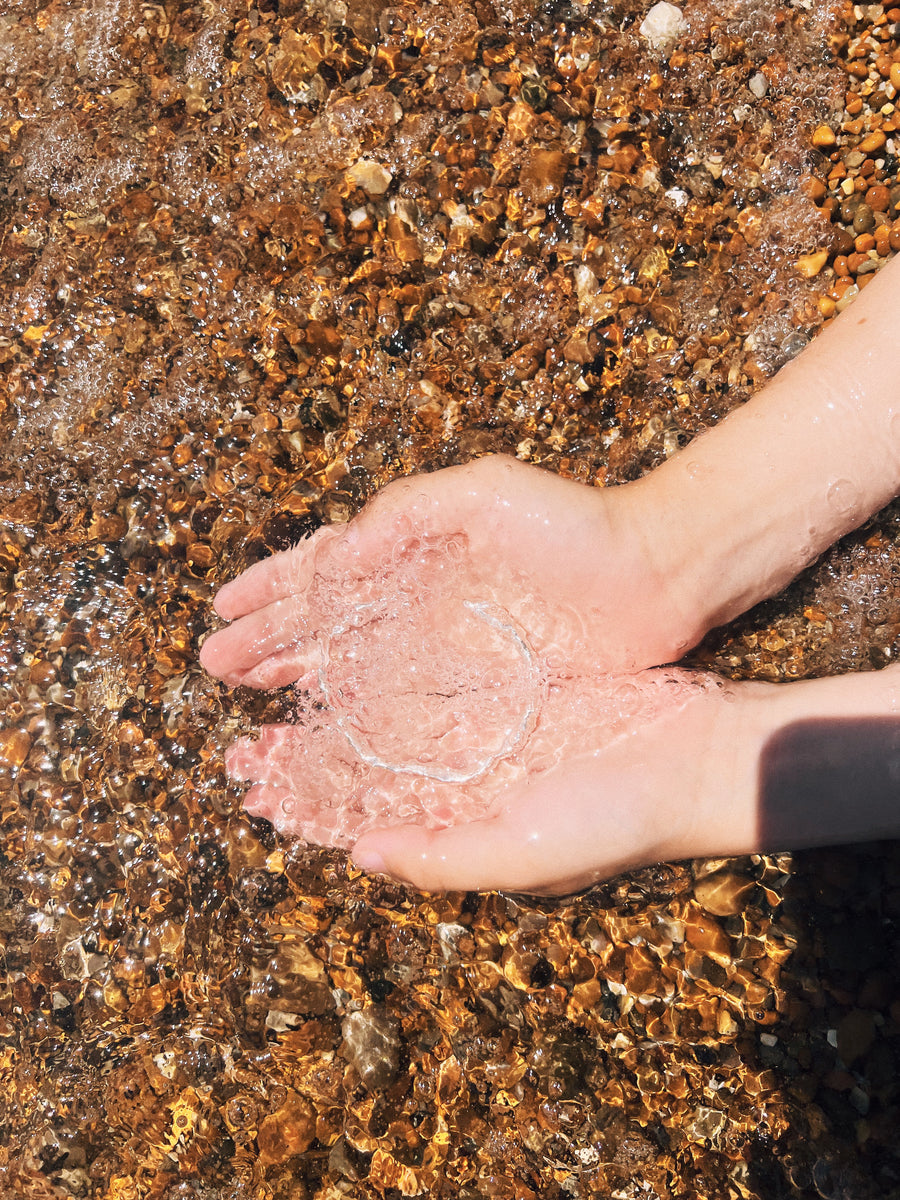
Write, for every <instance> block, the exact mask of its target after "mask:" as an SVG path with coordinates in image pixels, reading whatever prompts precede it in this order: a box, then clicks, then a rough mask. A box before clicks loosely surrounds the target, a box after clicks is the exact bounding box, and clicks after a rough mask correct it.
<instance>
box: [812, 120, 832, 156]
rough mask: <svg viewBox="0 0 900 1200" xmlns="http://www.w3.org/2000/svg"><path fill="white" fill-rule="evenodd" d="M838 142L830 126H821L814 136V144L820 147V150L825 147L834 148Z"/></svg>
mask: <svg viewBox="0 0 900 1200" xmlns="http://www.w3.org/2000/svg"><path fill="white" fill-rule="evenodd" d="M836 141H837V138H836V137H835V133H834V130H833V129H832V128H831V126H830V125H820V126H819V127H818V129H816V130H815V131H814V132H813V135H812V144H813V145H814V146H818V147H819V149H820V150H821V149H822V148H823V147H825V146H833V145H834V143H835V142H836Z"/></svg>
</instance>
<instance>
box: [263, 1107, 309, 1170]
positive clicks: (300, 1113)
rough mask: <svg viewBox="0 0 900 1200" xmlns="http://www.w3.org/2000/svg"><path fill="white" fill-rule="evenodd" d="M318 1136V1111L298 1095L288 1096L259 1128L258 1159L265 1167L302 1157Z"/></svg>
mask: <svg viewBox="0 0 900 1200" xmlns="http://www.w3.org/2000/svg"><path fill="white" fill-rule="evenodd" d="M315 1136H316V1114H315V1109H314V1108H313V1106H312V1105H311V1104H310V1103H309V1101H308V1100H306V1099H305V1098H304V1097H303V1096H301V1095H299V1094H298V1093H297V1092H288V1094H287V1096H286V1097H285V1099H284V1102H283V1103H282V1104H281V1105H280V1106H279V1108H278V1109H277V1110H276V1111H275V1112H273V1113H270V1114H269V1116H267V1117H266V1118H265V1119H264V1120H263V1121H262V1122H261V1123H260V1126H259V1133H258V1135H257V1143H258V1145H259V1159H260V1162H261V1163H262V1164H263V1165H264V1166H271V1165H273V1164H275V1163H283V1162H285V1161H286V1160H287V1159H289V1158H293V1157H294V1156H295V1155H296V1154H302V1153H303V1152H304V1150H308V1149H309V1147H310V1146H311V1145H312V1143H313V1140H314V1139H315Z"/></svg>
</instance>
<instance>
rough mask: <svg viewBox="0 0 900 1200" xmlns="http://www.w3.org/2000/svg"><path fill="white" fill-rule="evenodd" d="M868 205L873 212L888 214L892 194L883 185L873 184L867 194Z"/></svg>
mask: <svg viewBox="0 0 900 1200" xmlns="http://www.w3.org/2000/svg"><path fill="white" fill-rule="evenodd" d="M866 204H868V206H869V208H871V209H872V211H873V212H887V210H888V209H889V208H890V206H891V193H890V191H889V190H888V189H887V188H886V187H885V186H884V184H883V183H873V184H872V186H871V187H870V188H869V190H868V191H867V192H866Z"/></svg>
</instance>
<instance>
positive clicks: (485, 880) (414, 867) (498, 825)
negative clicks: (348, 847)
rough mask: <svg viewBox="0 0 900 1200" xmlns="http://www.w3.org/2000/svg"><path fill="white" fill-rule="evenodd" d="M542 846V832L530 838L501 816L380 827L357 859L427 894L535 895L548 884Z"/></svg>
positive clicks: (361, 844) (363, 842) (357, 850)
mask: <svg viewBox="0 0 900 1200" xmlns="http://www.w3.org/2000/svg"><path fill="white" fill-rule="evenodd" d="M542 842H543V838H542V837H541V836H540V835H539V834H538V833H537V832H535V834H534V836H532V837H531V838H530V837H529V834H528V832H527V830H523V829H522V828H521V827H520V828H517V829H516V828H513V827H512V826H511V824H510V823H509V822H508V820H506V819H505V816H504V815H503V814H501V815H500V816H498V817H493V818H491V819H490V820H487V821H472V822H470V823H468V824H465V825H451V826H448V827H447V828H445V829H425V828H423V827H422V826H421V825H395V826H393V827H392V828H389V829H374V830H372V831H371V832H369V833H366V834H364V835H363V836H362V837H361V838H360V839H359V841H358V842H357V843H356V845H355V846H354V847H353V850H352V851H351V855H352V858H353V861H354V863H355V864H356V866H357V867H360V868H361V869H362V870H363V871H372V872H375V873H378V874H383V875H392V876H394V877H395V878H397V879H402V880H404V881H406V882H407V883H411V884H413V885H414V886H415V887H417V888H420V889H422V890H423V891H428V892H443V891H476V890H484V889H487V888H505V889H508V890H509V891H530V890H535V889H537V888H540V887H542V886H543V884H544V878H543V876H544V874H545V869H544V868H543V865H542V862H541V857H542V856H541V846H542Z"/></svg>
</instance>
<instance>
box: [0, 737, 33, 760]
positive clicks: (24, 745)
mask: <svg viewBox="0 0 900 1200" xmlns="http://www.w3.org/2000/svg"><path fill="white" fill-rule="evenodd" d="M30 749H31V738H30V737H29V736H28V734H27V733H26V732H25V730H24V729H8V730H7V731H6V732H5V733H3V734H0V765H2V766H5V767H21V765H22V763H23V762H24V761H25V759H26V758H27V757H28V751H29V750H30Z"/></svg>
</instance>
